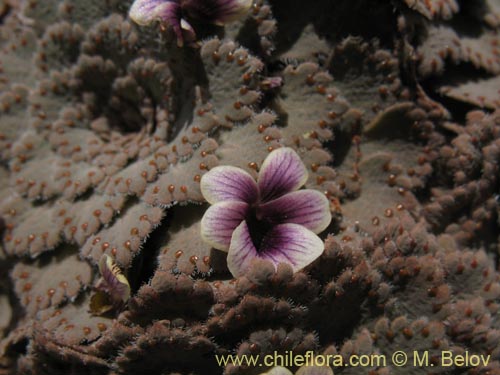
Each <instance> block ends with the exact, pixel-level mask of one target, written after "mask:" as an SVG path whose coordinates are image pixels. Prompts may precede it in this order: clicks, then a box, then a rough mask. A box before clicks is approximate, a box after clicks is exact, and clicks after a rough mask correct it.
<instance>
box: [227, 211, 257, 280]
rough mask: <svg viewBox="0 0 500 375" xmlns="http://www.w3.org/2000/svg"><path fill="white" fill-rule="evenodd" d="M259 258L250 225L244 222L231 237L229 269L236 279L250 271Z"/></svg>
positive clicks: (228, 254) (228, 257)
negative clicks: (253, 261)
mask: <svg viewBox="0 0 500 375" xmlns="http://www.w3.org/2000/svg"><path fill="white" fill-rule="evenodd" d="M258 257H259V253H258V252H257V249H256V248H255V246H254V244H253V242H252V237H251V236H250V230H249V229H248V224H247V223H246V222H245V221H243V222H242V223H241V224H240V225H239V226H238V227H237V228H236V229H235V230H234V232H233V236H232V237H231V245H230V246H229V252H228V253H227V268H229V271H230V272H231V274H232V275H233V276H234V277H239V276H241V275H243V274H244V273H245V272H246V271H247V270H248V268H249V267H250V263H251V262H252V260H253V259H255V258H258Z"/></svg>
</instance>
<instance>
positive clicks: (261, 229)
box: [245, 206, 275, 252]
mask: <svg viewBox="0 0 500 375" xmlns="http://www.w3.org/2000/svg"><path fill="white" fill-rule="evenodd" d="M245 220H246V222H247V225H248V231H249V232H250V238H251V239H252V243H253V245H254V246H255V248H256V249H257V252H260V249H261V248H262V246H261V245H262V240H263V239H264V237H266V235H267V233H268V232H269V231H270V230H271V229H272V228H273V226H274V225H275V224H274V223H273V222H271V221H270V220H266V218H265V217H262V215H259V211H258V206H252V207H251V208H250V210H249V212H248V214H247V217H246V218H245Z"/></svg>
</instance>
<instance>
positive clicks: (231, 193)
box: [201, 148, 332, 277]
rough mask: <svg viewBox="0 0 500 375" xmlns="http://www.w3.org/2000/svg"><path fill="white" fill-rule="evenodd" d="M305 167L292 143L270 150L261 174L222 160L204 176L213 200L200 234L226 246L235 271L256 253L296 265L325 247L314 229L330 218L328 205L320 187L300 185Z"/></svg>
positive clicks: (308, 260) (205, 190)
mask: <svg viewBox="0 0 500 375" xmlns="http://www.w3.org/2000/svg"><path fill="white" fill-rule="evenodd" d="M306 181H307V170H306V168H305V166H304V164H303V163H302V160H301V159H300V157H299V156H298V155H297V153H295V151H294V150H293V149H291V148H279V149H277V150H274V151H272V152H271V153H270V154H269V155H268V157H267V158H266V159H265V160H264V163H263V164H262V167H261V169H260V172H259V176H258V180H257V182H255V180H254V179H253V177H252V176H251V175H250V174H248V173H247V172H246V171H244V170H243V169H240V168H236V167H232V166H219V167H215V168H214V169H212V170H210V171H209V172H207V173H206V174H205V175H204V176H203V177H202V179H201V192H202V194H203V196H204V197H205V199H206V200H207V201H208V202H209V203H210V204H212V206H210V207H209V208H208V210H207V211H206V212H205V215H204V216H203V218H202V220H201V235H202V238H203V239H204V240H205V241H206V242H207V243H209V244H210V245H211V246H213V247H214V248H216V249H219V250H224V251H228V256H227V264H228V268H229V271H231V273H232V274H233V276H235V277H238V276H241V275H242V274H244V273H245V271H246V270H247V269H248V267H249V266H250V262H251V261H252V259H255V258H261V259H267V260H270V261H271V262H272V263H273V264H274V265H275V267H276V266H277V265H278V264H279V263H288V264H290V265H291V266H292V269H293V270H294V272H295V271H298V270H300V269H302V268H304V267H305V266H307V265H309V264H310V263H311V262H313V261H314V260H315V259H316V258H318V257H319V256H320V255H321V253H322V252H323V250H324V244H323V241H321V239H320V238H319V237H318V236H317V235H316V234H317V233H320V232H322V231H323V230H325V229H326V228H327V227H328V225H329V224H330V221H331V219H332V216H331V213H330V205H329V202H328V199H327V198H326V197H325V195H324V194H322V193H321V192H319V191H317V190H311V189H304V190H298V189H299V188H300V187H301V186H302V185H304V184H305V182H306Z"/></svg>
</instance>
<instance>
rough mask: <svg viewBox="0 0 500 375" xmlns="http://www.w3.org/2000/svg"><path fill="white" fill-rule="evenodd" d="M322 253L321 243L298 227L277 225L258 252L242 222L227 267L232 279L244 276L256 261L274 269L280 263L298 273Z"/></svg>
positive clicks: (233, 240)
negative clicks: (264, 262)
mask: <svg viewBox="0 0 500 375" xmlns="http://www.w3.org/2000/svg"><path fill="white" fill-rule="evenodd" d="M323 250H324V244H323V241H321V239H320V238H319V237H318V236H317V235H315V234H314V233H313V232H311V231H310V230H309V229H306V228H304V227H303V226H302V225H298V224H280V225H277V226H275V227H273V228H272V229H271V230H270V231H269V232H268V233H267V234H266V236H265V237H264V238H263V240H262V242H261V243H260V245H259V249H258V250H257V249H256V247H255V246H254V244H253V242H252V237H251V235H250V230H249V228H248V225H247V223H246V222H243V223H241V224H240V225H239V226H238V227H237V228H236V230H235V231H234V232H233V236H232V238H231V245H230V247H229V253H228V256H227V265H228V268H229V271H231V273H232V274H233V276H235V277H238V276H241V275H243V274H244V273H245V272H246V271H247V270H248V268H249V267H250V264H251V261H252V259H255V258H261V259H267V260H269V261H271V262H272V263H273V264H274V265H275V266H276V267H277V266H278V264H280V263H288V264H290V265H291V267H292V269H293V271H294V272H297V271H299V270H301V269H302V268H304V267H306V266H307V265H309V264H310V263H312V262H313V261H314V260H315V259H316V258H318V257H319V256H320V255H321V253H322V252H323Z"/></svg>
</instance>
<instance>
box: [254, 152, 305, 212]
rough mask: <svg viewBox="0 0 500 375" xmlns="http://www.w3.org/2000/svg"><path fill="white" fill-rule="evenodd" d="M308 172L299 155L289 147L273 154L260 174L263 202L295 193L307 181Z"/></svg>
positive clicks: (264, 164) (263, 164)
mask: <svg viewBox="0 0 500 375" xmlns="http://www.w3.org/2000/svg"><path fill="white" fill-rule="evenodd" d="M307 176H308V174H307V170H306V167H305V166H304V163H302V160H301V159H300V156H299V155H297V153H296V152H295V151H294V150H293V149H291V148H288V147H284V148H279V149H277V150H274V151H273V152H271V153H270V154H269V155H268V156H267V158H266V160H264V163H262V167H261V168H260V172H259V179H258V186H259V190H260V197H261V201H262V202H268V201H270V200H272V199H275V198H278V197H280V196H282V195H283V194H286V193H289V192H291V191H295V190H297V189H298V188H300V187H301V186H302V185H304V184H305V183H306V181H307Z"/></svg>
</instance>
